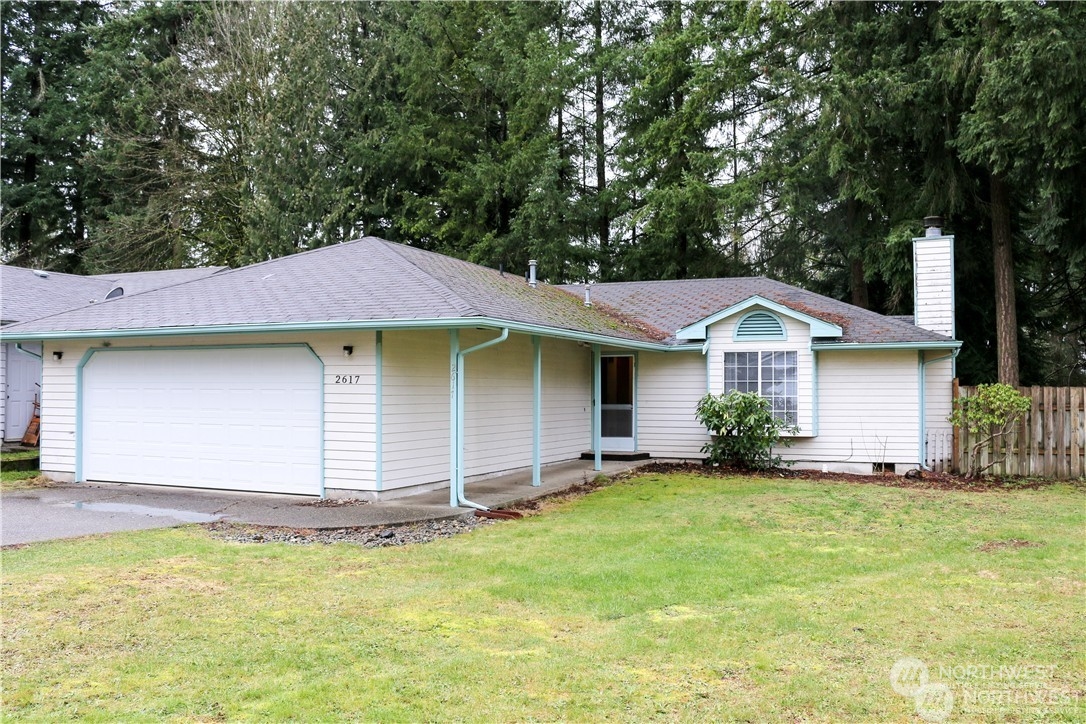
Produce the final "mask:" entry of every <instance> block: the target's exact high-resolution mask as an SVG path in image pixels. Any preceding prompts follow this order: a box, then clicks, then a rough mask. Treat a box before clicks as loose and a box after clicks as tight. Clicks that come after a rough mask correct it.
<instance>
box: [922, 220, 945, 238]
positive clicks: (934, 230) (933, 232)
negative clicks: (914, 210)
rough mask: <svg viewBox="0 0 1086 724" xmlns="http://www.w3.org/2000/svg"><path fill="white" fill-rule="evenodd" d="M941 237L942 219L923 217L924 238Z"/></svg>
mask: <svg viewBox="0 0 1086 724" xmlns="http://www.w3.org/2000/svg"><path fill="white" fill-rule="evenodd" d="M942 235H943V217H942V216H925V217H924V236H942Z"/></svg>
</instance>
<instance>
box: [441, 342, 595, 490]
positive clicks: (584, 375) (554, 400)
mask: <svg viewBox="0 0 1086 724" xmlns="http://www.w3.org/2000/svg"><path fill="white" fill-rule="evenodd" d="M493 337H494V333H482V332H474V331H473V332H464V333H462V334H461V338H460V343H461V345H462V347H467V346H470V345H475V344H478V343H480V342H483V341H485V340H487V339H490V338H493ZM542 354H543V370H544V373H543V380H542V387H543V409H542V415H541V417H542V422H543V428H544V430H546V434H544V435H542V436H541V441H540V442H541V450H540V459H541V461H542V463H543V464H544V465H546V464H548V463H553V462H558V461H561V460H569V459H572V458H576V457H577V456H578V455H580V454H581V452H582V451H584V450H586V449H588V448H587V446H586V442H588V441H590V438H591V427H590V425H591V417H590V413H589V410H588V408H589V405H590V404H591V400H590V391H591V384H592V382H591V379H592V378H591V375H590V372H591V352H590V351H589V350H587V349H584V348H582V347H578V346H577V345H576V344H574V343H572V342H564V341H559V340H543V350H542ZM465 364H466V367H467V387H466V389H465V398H464V400H465V404H464V416H465V417H464V427H465V431H464V465H465V471H464V472H465V475H467V476H468V477H471V476H473V475H486V474H490V473H496V472H500V471H503V470H512V469H515V468H523V467H525V466H528V465H531V464H532V442H533V439H534V433H533V430H532V375H533V372H532V366H533V356H532V343H531V337H529V336H525V335H518V334H514V335H511V336H510V337H509V339H508V340H507V341H505V342H503V343H502V344H499V345H495V346H494V347H489V348H487V349H484V350H481V351H479V352H476V353H473V354H471V355H468V357H467V358H466V360H465Z"/></svg>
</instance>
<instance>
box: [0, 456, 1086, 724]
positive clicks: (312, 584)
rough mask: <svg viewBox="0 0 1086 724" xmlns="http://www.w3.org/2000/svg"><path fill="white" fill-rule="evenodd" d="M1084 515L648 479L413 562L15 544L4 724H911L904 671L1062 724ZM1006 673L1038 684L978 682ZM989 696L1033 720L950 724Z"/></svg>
mask: <svg viewBox="0 0 1086 724" xmlns="http://www.w3.org/2000/svg"><path fill="white" fill-rule="evenodd" d="M1084 501H1086V497H1084V496H1083V495H1082V492H1081V489H1078V490H1076V489H1073V488H1070V487H1062V486H1055V487H1049V488H1045V489H1041V490H1022V491H1011V492H1001V493H994V494H975V493H962V492H945V491H930V490H912V489H896V488H882V487H876V486H861V485H847V484H834V483H820V482H808V481H798V480H770V479H746V478H731V479H720V478H703V477H696V476H690V475H650V476H646V477H642V478H637V479H634V480H631V481H628V482H624V483H621V484H618V485H614V486H612V487H609V488H604V489H601V490H598V491H596V492H594V493H591V494H589V495H587V496H585V497H583V498H581V499H579V500H573V501H569V502H564V503H562V502H559V503H555V504H553V505H548V507H547V508H546V510H545V514H543V515H537V516H532V517H530V518H527V519H525V520H523V521H518V522H515V523H502V524H499V525H492V526H486V527H484V528H480V529H478V530H476V531H474V532H472V533H470V534H465V535H462V536H458V537H456V538H451V539H446V540H443V541H439V542H436V543H432V544H428V545H425V546H407V547H403V548H390V549H380V550H366V549H362V548H359V547H355V546H350V545H342V544H340V545H334V546H328V547H315V546H289V545H283V544H267V545H253V544H238V543H227V542H223V541H219V540H216V539H213V538H212V537H210V536H209V535H208V533H207V532H206V531H205V530H203V529H202V528H199V527H187V528H181V529H173V530H164V531H146V532H137V533H126V534H118V535H114V536H109V537H103V538H88V539H83V540H77V541H60V542H55V543H44V544H34V545H31V546H27V547H25V548H22V549H19V550H9V551H5V552H4V554H3V565H4V576H3V583H2V585H3V610H4V618H5V620H4V626H3V640H2V641H3V651H2V656H0V661H2V664H0V666H2V673H3V681H4V694H3V696H4V702H3V708H4V712H5V718H9V719H19V718H26V719H35V720H37V719H62V718H63V719H69V718H82V719H89V720H92V721H96V720H98V721H114V720H146V719H159V718H179V719H186V720H207V719H228V720H235V719H242V720H261V721H263V720H280V719H291V718H293V719H307V720H312V719H317V720H321V719H351V718H355V719H357V718H361V719H367V720H374V719H376V720H386V719H394V720H432V719H468V720H495V719H497V720H529V719H544V720H555V719H574V720H584V719H593V720H598V719H621V720H627V721H629V720H636V721H640V720H645V719H668V720H672V719H684V720H702V719H726V720H736V719H739V720H779V719H792V720H813V721H839V720H842V719H846V720H865V721H869V720H910V719H915V702H914V701H913V700H912V699H909V698H906V697H904V696H901V695H898V694H895V693H894V692H893V690H892V689H891V686H890V680H889V674H890V669H891V667H892V666H893V664H894V662H895V661H897V660H898V659H900V658H902V657H906V656H911V657H915V658H918V659H920V660H922V661H924V662H925V663H926V664H927V665H928V667H929V670H930V674H931V679H932V682H940V683H945V684H947V685H948V686H949V687H950V688H951V690H952V691H953V692H954V694H955V707H956V709H955V717H956V718H958V717H959V716H960V717H962V718H966V719H990V718H996V719H1004V718H1010V719H1031V718H1038V719H1066V720H1073V719H1081V717H1082V715H1083V714H1084V712H1086V709H1084V708H1083V696H1084V695H1086V694H1084V692H1083V689H1084V684H1083V673H1084V663H1086V662H1084V653H1083V652H1084V643H1086V638H1084V631H1086V620H1084V618H1086V616H1084V610H1083V605H1082V602H1083V597H1084V595H1086V570H1084V569H1086V561H1084V558H1083V544H1084V540H1083V530H1084V523H1086V516H1084V507H1086V506H1084ZM969 666H972V667H974V668H973V669H968V668H965V667H969ZM1000 666H1004V667H1007V666H1017V667H1023V666H1037V667H1046V668H1043V669H1036V670H1032V671H1033V673H1032V674H1031V677H1032V678H1031V679H1029V680H1028V681H1023V680H1021V679H1016V680H1012V681H1008V680H1006V679H1004V680H1001V681H1000V680H992V679H990V678H988V679H985V678H980V677H979V676H978V675H976V672H977V671H981V669H977V668H976V667H996V668H998V667H1000ZM984 671H988V669H985V670H984ZM1016 687H1017V689H1016ZM1008 688H1009V689H1015V690H1019V689H1021V690H1024V691H1026V693H1027V694H1028V692H1029V691H1033V690H1039V689H1043V691H1044V692H1048V694H1046V695H1047V696H1048V697H1049V698H1048V699H1046V700H1045V701H1047V702H1048V703H1049V706H1048V708H1047V709H1046V710H1045V711H1044V712H1041V711H1040V709H1039V708H1038V706H1037V705H1034V704H1031V703H1029V701H1030V700H1028V699H1023V698H1019V699H1018V700H1010V701H1006V702H1005V703H1002V704H999V703H997V704H991V703H984V704H983V706H987V707H988V709H985V710H979V709H976V708H974V709H970V708H968V707H970V706H981V705H978V704H971V703H970V701H971V700H970V699H969V697H970V695H971V692H973V693H976V692H983V691H991V690H995V689H1000V690H1006V689H1008ZM974 698H975V697H974Z"/></svg>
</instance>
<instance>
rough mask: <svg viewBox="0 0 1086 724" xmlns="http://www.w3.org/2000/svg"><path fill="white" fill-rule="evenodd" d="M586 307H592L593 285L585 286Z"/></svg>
mask: <svg viewBox="0 0 1086 724" xmlns="http://www.w3.org/2000/svg"><path fill="white" fill-rule="evenodd" d="M584 305H585V306H586V307H591V306H592V285H591V284H585V285H584Z"/></svg>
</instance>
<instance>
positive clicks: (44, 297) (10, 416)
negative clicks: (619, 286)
mask: <svg viewBox="0 0 1086 724" xmlns="http://www.w3.org/2000/svg"><path fill="white" fill-rule="evenodd" d="M220 269H223V267H200V268H197V269H175V270H166V271H151V272H126V273H119V274H103V275H99V276H80V275H77V274H60V273H57V272H47V271H40V270H36V269H26V268H23V267H15V266H7V265H0V327H3V326H7V325H11V324H14V323H16V322H25V321H28V320H33V319H39V318H41V317H47V316H51V315H54V314H59V313H60V312H66V311H68V310H69V309H75V308H76V307H83V306H86V305H88V304H96V303H98V302H102V301H106V300H109V299H115V298H117V297H120V296H123V295H124V294H135V293H138V292H143V291H148V290H150V289H158V288H160V287H164V286H168V285H170V284H180V283H181V282H185V281H191V280H192V279H199V278H201V277H205V276H209V275H211V274H214V273H215V272H216V271H219V270H220ZM40 393H41V344H40V343H39V342H26V343H25V344H24V343H15V342H4V343H3V344H2V345H0V398H2V400H3V404H0V439H3V440H18V439H20V438H22V436H23V433H24V432H25V431H26V427H27V425H28V424H29V423H30V419H31V417H32V416H33V414H34V403H35V402H36V401H38V400H39V396H40Z"/></svg>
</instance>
